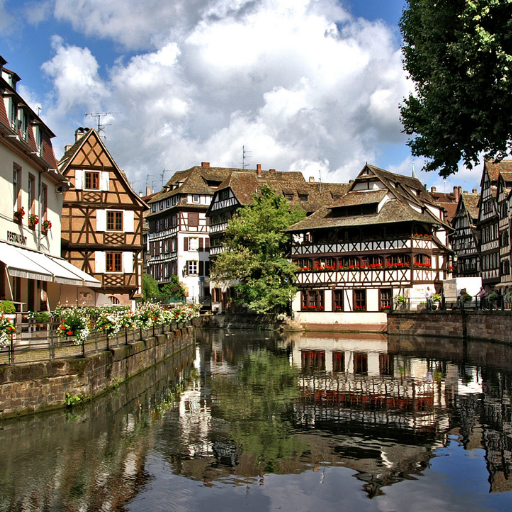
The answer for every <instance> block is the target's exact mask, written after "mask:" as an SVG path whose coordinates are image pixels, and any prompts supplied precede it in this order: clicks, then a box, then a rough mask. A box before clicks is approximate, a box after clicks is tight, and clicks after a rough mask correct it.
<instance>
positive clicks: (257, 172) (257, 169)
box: [256, 164, 261, 176]
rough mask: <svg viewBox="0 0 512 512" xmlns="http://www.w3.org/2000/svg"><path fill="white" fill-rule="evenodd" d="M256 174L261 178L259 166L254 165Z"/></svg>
mask: <svg viewBox="0 0 512 512" xmlns="http://www.w3.org/2000/svg"><path fill="white" fill-rule="evenodd" d="M256 174H257V175H258V176H261V164H256Z"/></svg>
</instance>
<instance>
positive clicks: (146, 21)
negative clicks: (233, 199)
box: [0, 0, 481, 192]
mask: <svg viewBox="0 0 512 512" xmlns="http://www.w3.org/2000/svg"><path fill="white" fill-rule="evenodd" d="M403 6H404V1H403V0H385V1H383V0H351V1H349V0H341V1H339V0H166V1H162V0H146V1H145V2H140V1H139V0H123V1H121V0H117V1H116V0H80V1H75V2H69V1H67V0H30V1H20V0H0V55H2V56H3V57H4V58H5V59H6V60H7V61H8V64H7V67H8V68H9V69H12V70H13V71H15V72H16V73H18V75H20V77H21V78H22V81H21V82H20V92H21V94H22V95H23V96H24V97H25V99H26V100H27V101H28V102H29V103H30V105H31V106H32V107H33V108H34V109H35V108H36V107H37V106H40V107H41V108H42V110H41V116H42V118H43V119H44V120H45V122H46V123H47V124H48V126H49V127H50V129H52V131H53V132H54V133H55V134H56V138H55V139H54V147H55V151H56V156H57V157H58V158H60V156H61V155H62V152H63V149H64V146H65V145H67V144H71V143H72V142H73V138H74V131H75V129H76V128H78V127H79V126H95V125H96V122H97V118H94V117H91V116H85V113H95V112H113V114H111V115H109V116H108V117H106V118H105V122H106V123H107V124H108V126H106V130H105V133H106V144H107V147H108V148H109V151H110V152H111V154H112V155H113V157H114V158H115V160H116V162H117V163H118V165H119V166H120V167H121V168H122V169H124V170H125V171H126V172H127V174H128V176H129V179H130V181H131V183H132V185H133V187H134V188H135V189H136V190H143V188H144V186H145V185H146V184H149V185H153V187H154V188H159V185H160V184H161V177H160V174H161V173H162V170H163V169H168V170H172V171H176V170H182V169H186V168H188V167H191V166H192V165H197V164H199V163H200V162H201V161H209V162H210V163H211V165H216V166H233V167H240V166H241V165H242V146H245V148H246V150H247V155H246V164H248V166H249V167H251V168H254V167H255V166H256V164H257V163H261V164H262V167H263V169H268V168H276V169H278V170H294V171H302V172H303V173H304V175H305V176H306V179H307V178H308V177H309V176H315V178H318V177H319V175H320V173H321V177H322V180H323V181H348V179H350V178H353V177H354V176H356V175H357V173H358V172H359V171H360V170H361V168H362V166H363V165H364V163H365V162H368V163H372V164H375V165H378V166H380V167H383V168H385V169H388V170H390V171H394V172H401V173H404V174H410V173H411V170H412V166H413V160H412V157H411V155H410V151H409V148H408V147H407V146H406V144H405V142H406V137H405V136H404V135H403V134H402V133H401V125H400V122H399V114H398V104H399V103H400V101H401V100H402V98H403V97H404V96H406V95H407V94H408V92H409V91H410V90H411V88H412V84H411V83H410V81H408V80H407V79H406V76H405V72H404V71H403V66H402V62H401V53H400V32H399V29H398V21H399V19H400V16H401V13H402V9H403ZM414 166H415V169H416V174H417V175H418V177H419V178H420V179H421V180H422V181H423V182H424V183H426V184H428V185H429V186H432V185H434V186H437V187H438V190H445V191H447V192H448V191H450V190H451V189H452V188H453V186H455V185H461V186H462V187H463V188H464V189H465V190H470V189H472V188H476V187H478V184H479V179H480V173H481V168H477V169H476V170H474V171H472V172H469V171H467V170H464V169H461V171H460V173H459V174H458V175H457V176H456V177H452V178H450V179H449V180H446V182H444V181H443V180H442V179H441V178H439V177H438V176H437V175H433V174H425V173H421V172H419V169H420V168H421V166H422V161H421V160H419V159H416V160H415V162H414ZM169 177H170V173H169V172H168V173H166V175H165V178H166V179H168V178H169Z"/></svg>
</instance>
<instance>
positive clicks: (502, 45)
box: [400, 0, 512, 176]
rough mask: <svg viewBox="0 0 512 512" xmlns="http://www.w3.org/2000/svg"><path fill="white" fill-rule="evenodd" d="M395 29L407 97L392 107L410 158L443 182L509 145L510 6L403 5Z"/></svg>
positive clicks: (462, 0)
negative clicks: (410, 87) (409, 83)
mask: <svg viewBox="0 0 512 512" xmlns="http://www.w3.org/2000/svg"><path fill="white" fill-rule="evenodd" d="M400 28H401V32H402V35H403V40H404V44H403V49H402V51H403V55H404V67H405V69H406V70H407V71H408V73H409V77H410V78H411V79H412V80H413V81H414V86H415V92H414V93H413V94H411V95H409V97H408V98H406V99H405V100H404V104H403V105H401V107H400V113H401V121H402V124H403V127H404V132H405V133H407V134H408V135H411V136H414V138H412V139H410V140H409V142H408V145H409V146H410V147H411V150H412V154H413V155H415V156H423V157H425V158H426V159H427V161H426V164H425V166H424V169H425V170H427V171H439V174H440V175H441V176H449V175H450V174H454V173H456V172H457V170H458V163H459V162H460V161H461V160H463V162H464V164H465V165H466V166H467V167H469V168H472V167H473V165H474V164H477V163H478V161H479V156H480V154H481V153H484V155H485V156H486V157H488V158H497V159H498V160H499V159H502V158H504V157H505V156H507V154H508V153H509V152H510V149H511V140H512V133H511V132H512V101H510V98H511V93H512V76H511V70H512V0H450V1H447V2H440V1H439V0H408V8H406V9H405V10H404V12H403V15H402V18H401V21H400Z"/></svg>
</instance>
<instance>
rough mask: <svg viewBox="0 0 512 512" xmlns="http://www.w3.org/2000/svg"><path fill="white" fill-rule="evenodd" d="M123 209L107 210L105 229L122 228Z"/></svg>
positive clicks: (116, 229)
mask: <svg viewBox="0 0 512 512" xmlns="http://www.w3.org/2000/svg"><path fill="white" fill-rule="evenodd" d="M123 216H124V212H123V210H107V226H106V231H117V232H119V231H120V232H122V231H123V230H124V219H123Z"/></svg>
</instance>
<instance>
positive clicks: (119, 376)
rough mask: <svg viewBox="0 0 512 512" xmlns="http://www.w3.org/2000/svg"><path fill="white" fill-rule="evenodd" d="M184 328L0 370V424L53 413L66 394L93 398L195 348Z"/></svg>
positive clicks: (189, 329)
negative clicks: (84, 353) (72, 356)
mask: <svg viewBox="0 0 512 512" xmlns="http://www.w3.org/2000/svg"><path fill="white" fill-rule="evenodd" d="M193 333H194V328H193V327H185V328H183V329H176V330H174V331H171V332H169V333H166V334H158V335H156V336H154V337H148V338H147V339H145V340H141V341H137V342H134V343H130V344H128V345H123V346H120V347H116V348H112V349H110V350H109V351H105V352H98V353H97V354H93V355H89V356H87V357H85V358H75V359H59V360H55V361H45V362H38V363H27V364H22V365H16V366H4V367H0V419H4V418H9V417H15V416H20V415H24V414H30V413H34V412H42V411H46V410H50V409H56V408H59V407H63V406H64V405H65V399H66V393H70V394H72V395H76V396H81V397H88V398H93V397H96V396H98V395H101V394H102V393H104V392H105V391H107V390H108V389H111V388H112V387H113V386H116V384H118V383H119V382H120V381H122V380H125V379H127V378H129V377H132V376H134V375H136V374H138V373H140V372H142V371H144V370H146V369H147V368H150V367H151V366H153V365H155V364H157V363H159V362H160V361H162V360H164V359H166V358H167V357H170V356H172V355H174V354H176V353H178V352H179V351H181V350H182V349H184V348H185V347H187V346H190V345H191V344H192V343H194V334H193Z"/></svg>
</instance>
